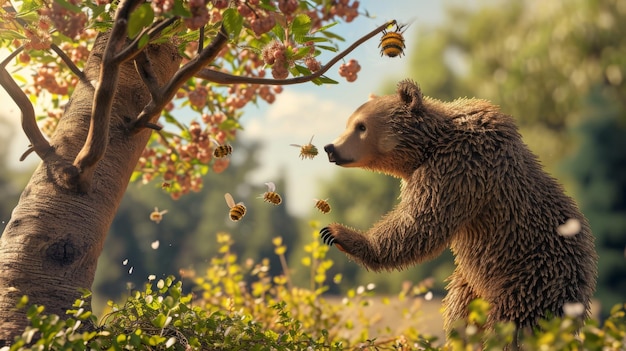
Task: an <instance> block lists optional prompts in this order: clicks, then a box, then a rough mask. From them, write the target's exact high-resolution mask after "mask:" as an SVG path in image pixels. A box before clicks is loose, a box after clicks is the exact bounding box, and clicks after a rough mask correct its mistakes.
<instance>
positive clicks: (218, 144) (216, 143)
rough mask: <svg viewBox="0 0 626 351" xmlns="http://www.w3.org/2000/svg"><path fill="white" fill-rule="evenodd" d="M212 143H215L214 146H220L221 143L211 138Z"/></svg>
mask: <svg viewBox="0 0 626 351" xmlns="http://www.w3.org/2000/svg"><path fill="white" fill-rule="evenodd" d="M211 141H212V142H213V144H215V146H216V147H217V146H220V143H218V142H217V140H215V139H213V138H211Z"/></svg>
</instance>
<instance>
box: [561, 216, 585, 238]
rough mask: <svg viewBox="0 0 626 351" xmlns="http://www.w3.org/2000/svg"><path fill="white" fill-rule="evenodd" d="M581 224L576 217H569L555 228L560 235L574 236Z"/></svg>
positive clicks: (578, 231)
mask: <svg viewBox="0 0 626 351" xmlns="http://www.w3.org/2000/svg"><path fill="white" fill-rule="evenodd" d="M581 228H582V225H581V224H580V221H579V220H578V219H576V218H570V219H568V220H567V221H565V223H563V224H561V225H560V226H558V227H557V228H556V231H557V233H559V235H561V236H566V237H567V236H574V235H576V234H578V233H580V230H581Z"/></svg>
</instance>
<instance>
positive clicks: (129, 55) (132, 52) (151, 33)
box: [115, 16, 179, 62]
mask: <svg viewBox="0 0 626 351" xmlns="http://www.w3.org/2000/svg"><path fill="white" fill-rule="evenodd" d="M178 19H179V17H178V16H176V17H170V18H167V19H164V20H161V21H159V22H157V23H153V24H152V25H151V26H150V27H149V28H144V29H143V30H142V31H141V32H140V33H139V34H138V35H137V36H136V37H135V39H134V40H133V41H132V42H131V43H130V44H129V45H128V46H127V47H126V48H125V49H124V50H123V51H122V52H120V53H119V54H118V55H117V56H116V57H115V58H116V60H119V61H120V62H125V61H127V60H131V59H133V58H134V57H135V56H137V55H138V54H139V53H140V52H141V51H143V47H141V48H140V47H139V41H140V40H141V38H142V37H143V36H144V35H146V33H147V34H148V41H150V40H152V39H154V38H156V37H157V36H158V35H159V34H161V32H162V31H163V30H164V29H165V28H167V27H168V26H170V25H172V24H173V23H174V22H176V21H177V20H178Z"/></svg>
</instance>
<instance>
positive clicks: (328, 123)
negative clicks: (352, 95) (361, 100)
mask: <svg viewBox="0 0 626 351" xmlns="http://www.w3.org/2000/svg"><path fill="white" fill-rule="evenodd" d="M353 109H354V108H353V107H352V106H349V105H348V106H347V105H342V104H340V103H338V102H337V101H334V100H332V99H326V98H323V97H321V96H318V95H316V94H315V93H312V92H299V91H294V90H288V89H285V91H284V92H283V93H281V94H279V95H277V97H276V101H275V102H274V103H273V104H272V105H269V106H268V107H267V108H264V109H263V110H264V111H263V114H262V116H261V117H259V118H257V117H252V118H250V120H249V121H247V122H245V124H244V126H245V132H244V135H245V137H248V138H255V139H261V140H264V139H266V138H282V137H284V138H288V139H289V140H291V141H290V143H295V144H304V143H306V142H308V140H309V139H310V138H311V136H312V135H316V137H315V140H320V139H322V138H324V139H328V138H332V139H334V137H335V136H337V135H339V133H340V132H341V131H342V130H343V126H344V125H345V121H346V120H347V119H348V117H349V116H350V114H351V113H352V111H353ZM247 113H249V114H250V115H254V114H255V113H254V111H248V112H247ZM256 115H257V116H258V112H257V113H256Z"/></svg>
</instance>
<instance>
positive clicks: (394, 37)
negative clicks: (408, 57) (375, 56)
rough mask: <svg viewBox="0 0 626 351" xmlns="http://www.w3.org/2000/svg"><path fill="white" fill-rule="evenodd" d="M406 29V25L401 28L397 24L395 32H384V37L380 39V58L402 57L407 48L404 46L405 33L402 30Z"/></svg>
mask: <svg viewBox="0 0 626 351" xmlns="http://www.w3.org/2000/svg"><path fill="white" fill-rule="evenodd" d="M404 27H406V24H405V25H402V26H401V25H399V24H397V23H396V30H395V31H392V32H387V31H386V30H384V31H383V37H382V38H380V44H378V47H379V48H380V56H383V55H386V56H389V57H396V56H402V54H403V53H404V49H405V48H406V46H405V45H404V36H403V34H404V31H403V30H402V28H404ZM405 30H406V29H405Z"/></svg>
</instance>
